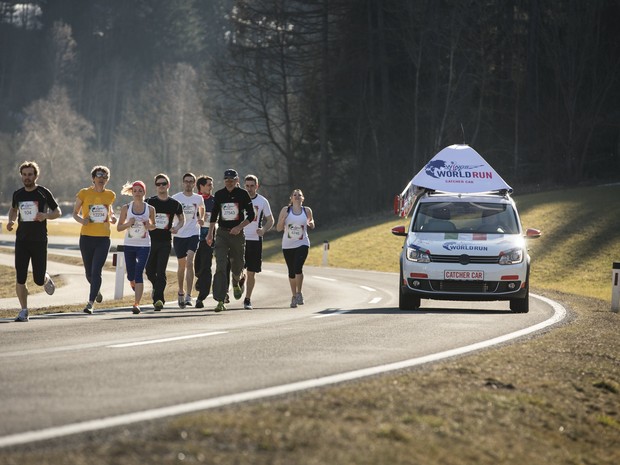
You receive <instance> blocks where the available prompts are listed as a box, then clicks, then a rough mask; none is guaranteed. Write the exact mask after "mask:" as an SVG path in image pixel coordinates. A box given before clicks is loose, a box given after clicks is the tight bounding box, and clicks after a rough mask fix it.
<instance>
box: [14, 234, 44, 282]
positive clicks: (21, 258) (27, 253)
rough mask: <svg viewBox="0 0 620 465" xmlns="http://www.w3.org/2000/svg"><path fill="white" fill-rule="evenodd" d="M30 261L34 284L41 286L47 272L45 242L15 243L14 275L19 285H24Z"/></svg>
mask: <svg viewBox="0 0 620 465" xmlns="http://www.w3.org/2000/svg"><path fill="white" fill-rule="evenodd" d="M31 260H32V277H33V279H34V282H35V283H36V284H37V285H39V286H43V283H44V282H45V272H46V271H47V241H15V274H16V277H17V282H18V283H19V284H26V279H27V278H28V264H29V263H30V261H31Z"/></svg>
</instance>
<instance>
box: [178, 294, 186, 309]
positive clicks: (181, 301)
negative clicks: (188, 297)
mask: <svg viewBox="0 0 620 465" xmlns="http://www.w3.org/2000/svg"><path fill="white" fill-rule="evenodd" d="M179 308H185V295H184V294H179Z"/></svg>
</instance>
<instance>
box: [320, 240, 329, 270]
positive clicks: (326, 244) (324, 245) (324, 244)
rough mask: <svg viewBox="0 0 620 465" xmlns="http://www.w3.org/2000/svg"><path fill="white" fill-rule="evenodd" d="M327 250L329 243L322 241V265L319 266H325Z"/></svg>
mask: <svg viewBox="0 0 620 465" xmlns="http://www.w3.org/2000/svg"><path fill="white" fill-rule="evenodd" d="M328 250H329V241H323V263H322V264H321V266H327V251H328Z"/></svg>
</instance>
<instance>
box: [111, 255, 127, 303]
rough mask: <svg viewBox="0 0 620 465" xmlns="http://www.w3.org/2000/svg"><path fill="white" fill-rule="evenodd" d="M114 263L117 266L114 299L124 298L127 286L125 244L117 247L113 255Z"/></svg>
mask: <svg viewBox="0 0 620 465" xmlns="http://www.w3.org/2000/svg"><path fill="white" fill-rule="evenodd" d="M112 264H113V265H114V266H116V278H115V280H114V300H118V299H122V298H123V290H124V288H125V254H124V253H123V246H122V245H118V246H117V247H116V253H115V254H114V255H113V256H112Z"/></svg>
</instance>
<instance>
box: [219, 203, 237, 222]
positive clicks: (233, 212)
mask: <svg viewBox="0 0 620 465" xmlns="http://www.w3.org/2000/svg"><path fill="white" fill-rule="evenodd" d="M222 219H223V220H224V221H233V220H238V219H239V204H237V203H234V202H227V203H223V204H222Z"/></svg>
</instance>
